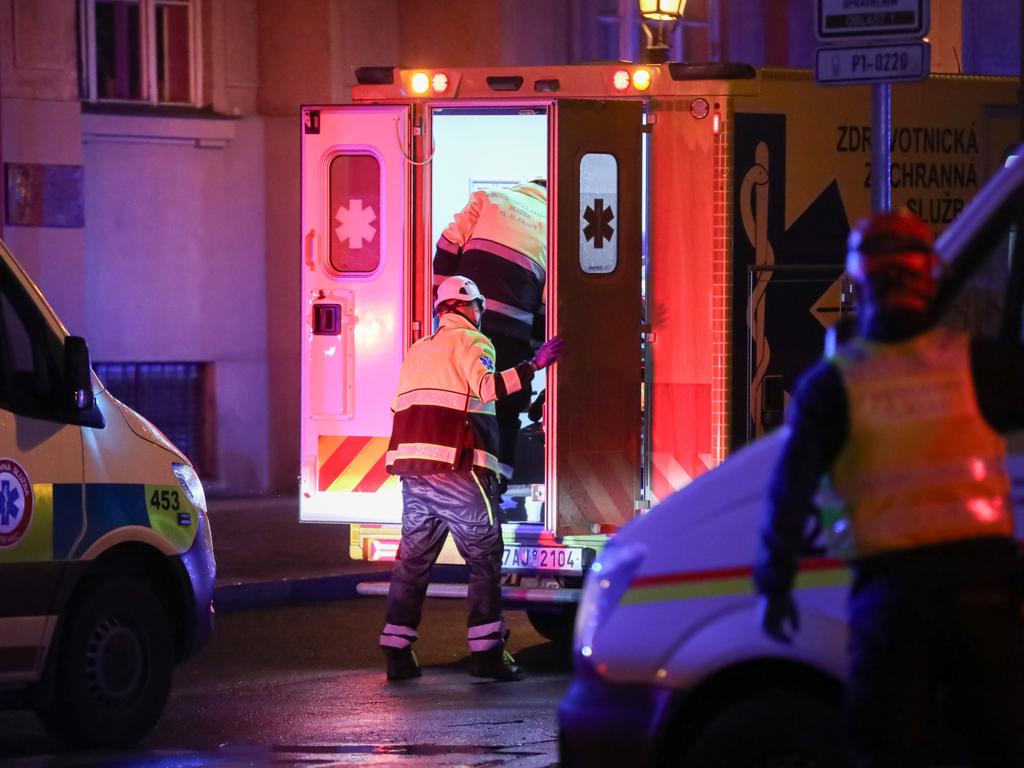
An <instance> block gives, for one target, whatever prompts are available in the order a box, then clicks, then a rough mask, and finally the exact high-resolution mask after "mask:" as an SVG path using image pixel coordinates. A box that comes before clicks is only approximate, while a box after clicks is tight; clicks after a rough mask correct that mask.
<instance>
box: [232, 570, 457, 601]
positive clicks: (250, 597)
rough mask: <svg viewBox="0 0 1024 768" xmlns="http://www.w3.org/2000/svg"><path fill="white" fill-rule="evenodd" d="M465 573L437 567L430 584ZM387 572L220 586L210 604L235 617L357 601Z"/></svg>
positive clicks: (449, 580)
mask: <svg viewBox="0 0 1024 768" xmlns="http://www.w3.org/2000/svg"><path fill="white" fill-rule="evenodd" d="M467 575H468V574H467V569H466V567H465V566H462V565H439V566H435V567H434V570H433V572H432V577H433V578H432V579H431V581H432V582H437V581H444V582H450V583H458V584H464V583H465V582H466V579H467ZM390 577H391V574H390V573H389V572H388V571H369V572H366V573H345V574H338V575H334V576H304V577H299V578H286V579H268V580H265V581H248V582H239V583H236V584H222V585H221V586H218V587H215V588H214V590H213V604H214V606H215V607H216V609H217V611H218V612H220V613H235V612H237V611H247V610H254V609H261V608H275V607H278V606H282V605H303V604H308V603H322V602H328V601H332V600H348V599H349V598H353V597H359V596H360V595H358V594H357V592H356V588H357V587H358V585H359V584H360V583H362V582H364V581H383V580H387V579H390Z"/></svg>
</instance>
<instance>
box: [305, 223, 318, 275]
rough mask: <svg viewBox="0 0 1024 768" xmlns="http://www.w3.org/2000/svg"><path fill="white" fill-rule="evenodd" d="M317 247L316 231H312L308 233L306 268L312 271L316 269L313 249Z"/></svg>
mask: <svg viewBox="0 0 1024 768" xmlns="http://www.w3.org/2000/svg"><path fill="white" fill-rule="evenodd" d="M315 245H316V230H315V229H311V230H309V232H307V233H306V266H307V267H309V268H310V269H311V270H312V269H316V262H315V261H314V258H313V248H314V247H315Z"/></svg>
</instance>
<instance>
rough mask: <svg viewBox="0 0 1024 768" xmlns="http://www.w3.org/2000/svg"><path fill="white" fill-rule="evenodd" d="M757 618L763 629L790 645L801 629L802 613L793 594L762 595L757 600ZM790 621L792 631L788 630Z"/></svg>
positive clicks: (775, 638) (769, 634)
mask: <svg viewBox="0 0 1024 768" xmlns="http://www.w3.org/2000/svg"><path fill="white" fill-rule="evenodd" d="M757 618H758V623H759V624H760V625H761V630H762V631H763V632H764V633H765V634H766V635H768V637H770V638H772V639H773V640H777V641H778V642H780V643H785V644H786V645H790V644H792V642H793V635H794V634H795V633H796V632H799V631H800V613H799V612H798V611H797V609H796V603H794V602H793V596H792V595H790V594H789V592H786V593H785V594H783V595H761V597H760V598H758V601H757ZM787 622H788V623H789V626H790V631H788V632H787V630H786V623H787Z"/></svg>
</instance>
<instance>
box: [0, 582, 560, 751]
mask: <svg viewBox="0 0 1024 768" xmlns="http://www.w3.org/2000/svg"><path fill="white" fill-rule="evenodd" d="M383 610H384V601H383V599H382V598H360V599H355V600H349V601H344V602H337V603H323V604H318V605H310V606H295V607H284V608H277V609H273V610H262V611H247V612H243V613H236V614H228V615H222V616H220V617H218V626H217V631H216V634H215V636H214V639H213V641H212V643H211V644H210V645H209V646H208V647H207V648H206V649H205V651H204V652H203V653H202V654H201V655H200V656H199V657H198V658H196V659H193V660H191V661H189V662H188V663H186V664H185V665H183V666H181V667H179V668H178V671H177V674H176V677H175V686H174V691H173V693H172V695H171V700H170V702H169V704H168V707H167V709H166V711H165V712H164V716H163V719H162V720H161V722H160V724H159V725H158V726H157V728H156V730H155V731H154V732H153V733H152V734H151V735H150V736H149V737H148V738H147V739H146V740H145V741H144V742H143V743H142V744H140V745H139V747H138V748H137V749H135V750H132V751H129V752H119V753H90V752H77V753H61V752H60V751H59V748H58V746H57V745H56V744H55V743H54V742H52V741H51V740H50V739H49V738H48V737H47V736H46V734H45V733H44V732H43V730H42V728H41V726H39V724H38V722H37V721H36V719H35V717H34V716H33V715H32V714H31V713H24V712H16V713H12V712H0V761H2V764H3V765H5V766H6V765H10V766H17V767H18V768H36V767H37V766H113V765H116V766H123V767H124V768H129V767H132V768H134V767H136V766H138V767H139V768H141V767H142V766H147V767H153V768H173V767H176V766H182V767H184V766H262V765H268V766H330V765H344V766H349V765H373V766H405V765H409V766H413V765H414V766H427V767H429V766H503V765H509V766H517V767H518V766H523V768H540V767H541V766H545V767H546V766H553V765H556V764H557V747H556V734H557V730H556V725H555V708H556V707H557V704H558V701H559V700H560V699H561V697H562V695H563V694H564V693H565V690H566V688H567V687H568V683H569V674H568V670H569V667H570V664H569V662H568V660H567V659H566V658H565V657H564V656H563V655H562V654H561V653H560V652H559V651H558V650H557V649H556V648H555V647H554V646H553V645H551V644H550V643H547V642H546V641H545V640H544V639H543V638H541V637H540V635H538V634H537V633H536V632H534V631H533V629H532V628H531V627H530V625H529V623H528V621H527V619H526V616H525V614H522V613H518V612H513V613H510V614H508V619H509V624H510V626H511V628H512V638H511V641H510V644H509V646H510V648H511V650H512V651H513V652H514V653H516V655H517V658H518V659H519V661H520V662H521V663H522V664H523V666H524V667H525V668H526V670H527V672H528V674H529V676H528V677H527V679H526V680H524V681H522V682H517V683H495V682H490V681H483V680H478V679H477V678H472V677H470V676H469V675H468V674H467V673H466V671H465V668H466V657H467V654H468V650H467V649H466V644H465V613H464V611H465V604H464V602H462V601H459V600H428V601H427V606H426V609H425V613H424V620H423V624H422V625H421V627H420V640H419V641H418V642H417V644H416V652H417V655H418V657H419V660H420V663H421V665H422V666H423V667H424V674H423V677H422V678H420V679H418V680H413V681H408V682H402V683H397V684H396V683H391V684H389V683H387V682H386V681H385V679H384V673H383V657H382V656H381V654H380V652H379V651H378V649H377V648H376V634H377V632H378V631H379V628H380V626H381V624H382V617H383Z"/></svg>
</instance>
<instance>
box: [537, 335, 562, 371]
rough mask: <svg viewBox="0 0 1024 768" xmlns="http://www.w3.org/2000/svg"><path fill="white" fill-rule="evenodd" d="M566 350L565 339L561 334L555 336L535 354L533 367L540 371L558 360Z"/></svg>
mask: <svg viewBox="0 0 1024 768" xmlns="http://www.w3.org/2000/svg"><path fill="white" fill-rule="evenodd" d="M564 352H565V340H564V339H563V338H562V337H561V336H554V337H552V338H550V339H548V340H547V341H545V342H544V343H543V344H541V345H540V349H538V350H537V353H536V354H535V355H534V356H533V360H532V362H533V367H534V368H536V369H537V370H538V371H539V370H542V369H543V368H547V367H548V366H549V365H552V364H553V363H556V362H558V358H560V357H561V356H562V353H564Z"/></svg>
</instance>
